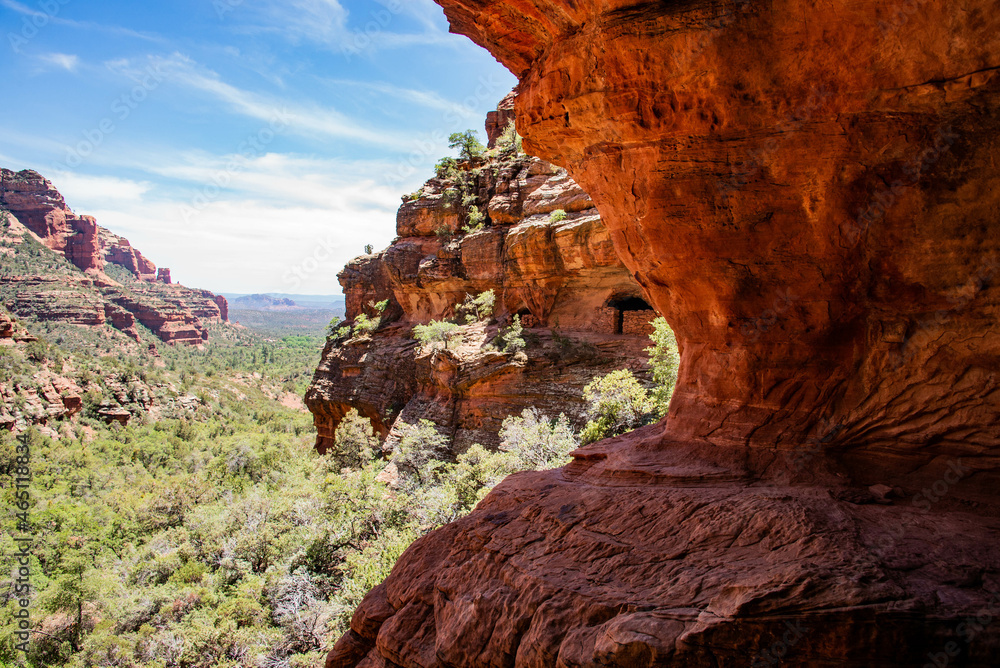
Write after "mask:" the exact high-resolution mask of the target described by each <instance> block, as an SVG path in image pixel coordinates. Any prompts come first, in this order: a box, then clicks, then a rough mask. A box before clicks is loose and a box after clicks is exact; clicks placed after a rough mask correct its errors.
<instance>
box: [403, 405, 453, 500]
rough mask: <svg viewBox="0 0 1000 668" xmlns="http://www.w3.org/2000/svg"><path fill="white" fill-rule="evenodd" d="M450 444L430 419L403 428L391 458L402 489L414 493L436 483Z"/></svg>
mask: <svg viewBox="0 0 1000 668" xmlns="http://www.w3.org/2000/svg"><path fill="white" fill-rule="evenodd" d="M447 445H448V441H447V439H446V438H445V437H444V436H443V435H442V434H441V433H440V432H439V431H438V428H437V425H436V424H434V423H433V422H431V421H430V420H421V421H420V422H418V423H417V424H409V425H403V428H402V436H401V437H400V439H399V444H398V445H397V446H396V452H395V455H394V456H393V458H392V461H393V462H394V463H395V464H396V468H397V469H398V470H399V476H400V480H401V481H402V482H403V487H404V488H408V489H410V490H411V491H412V490H413V489H415V488H416V487H419V486H425V485H429V484H431V483H433V482H435V481H436V480H437V473H438V471H439V470H440V469H441V468H442V467H443V466H444V464H443V463H442V462H441V461H440V459H439V457H441V456H443V455H444V452H445V448H446V447H447Z"/></svg>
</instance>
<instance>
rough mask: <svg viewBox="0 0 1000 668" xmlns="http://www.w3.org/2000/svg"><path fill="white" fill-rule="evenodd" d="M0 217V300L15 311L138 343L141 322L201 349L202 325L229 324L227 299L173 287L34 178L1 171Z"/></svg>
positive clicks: (165, 274)
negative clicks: (120, 335) (103, 330)
mask: <svg viewBox="0 0 1000 668" xmlns="http://www.w3.org/2000/svg"><path fill="white" fill-rule="evenodd" d="M0 212H2V213H3V215H4V220H3V221H2V224H0V227H2V239H0V251H2V255H0V296H2V297H3V298H4V299H5V300H6V302H5V305H6V307H7V308H8V309H9V310H10V311H11V312H12V313H15V314H17V315H19V316H23V317H27V318H33V319H35V320H38V321H50V322H53V321H54V322H66V323H72V324H76V325H83V326H88V327H95V328H97V327H104V326H105V324H106V323H107V324H109V325H110V326H111V327H113V328H114V329H115V330H118V331H120V332H122V333H124V334H125V335H126V336H128V337H129V338H130V339H132V340H133V341H135V342H139V341H140V336H139V331H138V329H137V324H140V325H143V326H145V327H147V328H149V329H150V330H151V331H152V332H153V333H154V334H155V335H156V336H157V337H158V338H159V339H160V340H162V341H164V342H165V343H170V344H173V343H178V342H181V343H193V344H200V343H202V342H203V341H205V340H207V338H208V331H207V330H206V329H205V327H204V325H203V321H205V320H209V321H214V320H221V321H226V320H227V319H228V305H227V304H226V301H225V297H222V296H217V295H214V294H212V293H211V292H208V291H207V290H192V289H189V288H186V287H184V286H181V285H176V284H172V283H171V281H170V272H169V270H165V269H162V268H160V269H157V267H156V265H154V264H153V263H152V262H151V261H150V260H148V259H147V258H146V257H145V256H144V255H143V254H142V253H140V252H139V251H138V250H136V249H135V248H133V247H132V245H131V244H130V243H129V241H128V239H125V238H123V237H120V236H118V235H116V234H114V233H112V232H110V231H109V230H106V229H104V228H103V227H100V226H99V225H97V223H96V221H95V220H94V219H93V218H92V217H90V216H77V215H76V214H74V213H73V212H72V210H70V208H69V207H68V206H67V205H66V202H65V200H64V199H63V197H62V195H60V194H59V192H58V191H56V190H55V188H54V187H53V186H52V184H51V183H50V182H49V181H47V180H46V179H44V178H43V177H42V176H41V175H39V174H38V173H37V172H33V171H30V170H25V171H22V172H12V171H10V170H6V169H4V170H0ZM33 243H38V244H41V245H42V246H44V247H45V248H47V249H48V250H50V251H52V252H53V253H55V254H56V255H58V256H62V257H64V258H65V259H66V260H67V261H68V262H69V264H70V265H71V267H70V266H62V265H60V264H59V263H58V262H57V261H56V260H55V259H53V258H48V257H45V256H44V253H43V252H40V251H37V250H36V249H35V248H34V246H33V245H32V244H33ZM72 267H75V268H76V269H79V270H81V272H74V271H73V269H72ZM112 276H114V277H112Z"/></svg>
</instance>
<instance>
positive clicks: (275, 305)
mask: <svg viewBox="0 0 1000 668" xmlns="http://www.w3.org/2000/svg"><path fill="white" fill-rule="evenodd" d="M232 307H233V308H234V309H244V310H253V311H287V310H289V309H300V308H302V307H301V306H299V305H298V304H296V303H295V302H294V301H293V300H291V299H288V298H285V297H272V296H271V295H264V294H254V295H247V296H245V297H238V298H236V299H234V300H233V302H232Z"/></svg>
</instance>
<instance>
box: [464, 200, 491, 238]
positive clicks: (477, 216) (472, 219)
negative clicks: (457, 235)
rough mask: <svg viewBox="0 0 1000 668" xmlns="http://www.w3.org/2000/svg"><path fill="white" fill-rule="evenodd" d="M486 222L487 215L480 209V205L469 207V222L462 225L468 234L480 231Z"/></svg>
mask: <svg viewBox="0 0 1000 668" xmlns="http://www.w3.org/2000/svg"><path fill="white" fill-rule="evenodd" d="M485 222H486V216H485V215H483V214H482V213H481V212H480V211H479V207H478V206H470V207H469V222H468V224H466V225H464V226H462V231H463V232H465V233H466V234H469V233H470V232H478V231H479V230H481V229H483V226H484V224H485Z"/></svg>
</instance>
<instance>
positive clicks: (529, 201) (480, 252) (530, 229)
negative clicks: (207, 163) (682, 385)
mask: <svg viewBox="0 0 1000 668" xmlns="http://www.w3.org/2000/svg"><path fill="white" fill-rule="evenodd" d="M510 100H512V98H510V99H509V100H507V101H505V103H503V104H501V108H500V110H499V111H498V112H497V113H495V114H491V115H490V119H489V121H488V122H487V131H488V134H489V136H490V139H491V142H490V143H491V144H493V145H495V144H496V139H497V137H498V135H499V133H500V132H501V131H502V128H498V123H499V122H500V121H507V123H509V121H510V120H512V114H511V112H510V109H509V103H510ZM498 118H499V119H500V121H498V120H497V119H498ZM504 126H505V127H506V123H505V124H504ZM446 171H447V170H442V173H441V174H439V176H437V177H435V178H432V179H431V180H429V181H428V182H427V183H426V184H425V185H424V186H423V187H422V188H421V189H420V190H419V191H418V192H417V193H414V194H413V195H409V196H407V197H405V198H404V200H403V205H402V206H401V207H400V209H399V213H398V216H397V225H396V229H397V234H398V235H399V236H398V238H397V239H396V240H395V241H394V242H393V244H392V245H391V246H389V247H388V248H387V249H385V250H384V251H382V252H380V253H377V254H374V255H367V256H362V257H359V258H357V259H355V260H353V261H352V262H351V263H349V264H348V266H347V267H346V268H345V269H344V270H343V272H341V274H340V282H341V284H342V285H343V288H344V293H345V295H346V298H347V317H348V318H349V319H352V318H354V317H356V316H357V315H358V314H360V313H364V312H365V311H366V309H367V310H368V311H370V307H369V305H370V304H371V303H373V302H379V301H382V300H387V301H388V306H387V308H386V311H385V313H384V314H383V316H382V321H381V324H382V328H381V329H379V330H378V331H376V332H375V333H374V334H373V335H372V336H370V337H367V336H364V337H355V338H354V339H351V340H349V341H339V340H331V342H330V343H329V344H328V345H327V347H326V349H325V350H324V352H323V358H322V361H321V363H320V365H319V368H318V370H317V372H316V376H315V378H314V381H313V385H312V387H311V388H310V390H309V392H308V394H307V396H306V404H307V405H308V406H309V408H310V410H311V411H312V412H313V414H314V416H315V423H316V427H317V431H318V440H317V447H318V448H319V450H320V451H321V452H322V451H325V450H326V448H327V447H328V446H329V445H330V444H331V443H332V438H333V432H334V430H335V429H336V426H337V425H338V424H339V422H340V420H341V419H342V418H343V417H344V415H345V414H346V413H347V411H348V410H350V409H351V408H355V409H357V410H358V411H359V412H360V413H362V414H363V415H365V416H366V417H368V418H370V419H371V420H372V423H373V424H374V425H375V427H376V428H377V429H378V430H379V431H380V432H381V433H382V434H383V435H387V436H389V438H388V444H387V446H386V447H387V448H391V447H392V444H393V442H394V440H395V432H393V425H394V424H399V425H402V424H413V423H416V422H417V421H418V420H420V419H428V420H432V421H434V422H435V423H436V424H438V426H439V427H440V428H441V430H442V431H443V432H444V433H446V434H448V435H449V436H450V437H451V439H452V441H453V444H454V445H453V448H454V450H455V451H456V452H461V451H463V450H465V449H466V448H467V447H468V446H470V445H471V444H473V443H481V444H484V445H495V444H496V443H497V433H498V432H499V430H500V427H501V423H502V421H503V419H504V418H505V417H507V416H509V415H517V414H520V412H521V411H522V410H523V409H525V408H527V407H530V406H534V407H536V408H538V409H540V410H541V411H542V412H543V413H545V414H547V415H549V416H551V417H555V416H557V415H559V414H560V413H565V414H566V415H567V417H569V418H570V420H571V422H572V423H573V424H575V425H577V426H581V425H582V423H583V421H584V420H583V417H584V411H585V405H584V402H583V400H582V394H583V388H584V386H586V385H587V383H589V382H590V381H591V380H593V378H594V377H595V376H597V375H603V374H606V373H609V372H611V371H614V370H616V369H621V368H629V369H632V370H633V371H634V372H635V373H637V375H639V376H640V377H644V376H648V370H647V368H646V367H647V364H646V357H647V356H646V355H645V354H644V353H643V349H644V348H645V347H647V346H649V345H650V341H649V338H648V335H649V332H650V331H651V328H650V327H649V321H650V320H651V319H652V318H653V317H654V316H655V314H654V313H653V311H652V310H651V309H650V308H649V306H648V305H647V304H645V302H643V301H642V300H641V298H640V290H639V286H638V285H637V284H636V283H635V281H634V279H633V278H632V277H631V276H630V275H629V273H628V272H627V271H626V269H625V267H624V266H623V265H622V264H621V262H620V261H619V260H618V257H617V256H616V255H615V252H614V249H613V247H612V243H611V238H610V236H609V234H608V232H607V230H606V229H605V227H604V225H603V224H602V223H601V219H600V215H599V214H598V213H597V210H596V209H595V208H594V204H593V202H592V201H591V199H590V197H588V196H587V194H586V193H584V192H583V190H581V189H580V187H579V186H577V185H576V183H574V182H573V180H572V179H571V178H569V176H568V175H567V174H566V172H565V170H562V169H559V168H557V167H554V166H553V165H551V164H549V163H547V162H544V161H542V160H539V159H537V158H532V157H529V156H527V155H524V154H523V153H518V151H517V150H516V148H512V147H510V146H508V147H507V148H506V149H505V150H504V151H502V152H501V151H495V152H493V153H492V154H489V155H488V157H486V158H482V159H476V160H474V161H472V162H465V163H458V164H457V165H456V166H455V167H454V168H453V169H452V170H451V171H450V172H447V173H445V172H446ZM471 207H475V210H476V212H480V213H481V214H482V215H483V219H482V222H481V224H480V225H478V226H477V225H475V224H474V221H471V220H470V211H471V210H472V209H471ZM480 210H481V211H480ZM554 212H557V213H554ZM474 215H475V214H473V216H474ZM463 228H464V229H463ZM488 290H493V291H494V293H495V294H496V306H495V308H494V314H493V315H494V318H493V321H492V322H491V323H490V324H485V323H479V324H477V325H474V326H472V325H470V326H468V327H465V328H464V330H463V331H462V334H461V337H460V339H459V340H458V341H457V342H456V343H455V344H452V345H450V346H449V348H448V349H444V350H442V349H432V348H431V347H427V346H423V347H422V346H420V345H418V344H417V342H416V341H415V340H414V339H413V335H412V329H413V326H414V325H417V324H425V323H427V322H429V321H431V320H440V319H443V318H446V317H451V316H453V315H454V307H455V305H456V304H458V303H461V302H462V301H463V299H464V298H465V297H466V295H477V294H480V293H483V292H486V291H488ZM515 314H517V315H519V316H520V320H521V322H522V323H523V325H524V326H525V328H526V330H525V331H526V332H527V336H528V338H529V341H530V345H529V346H528V347H527V349H526V350H525V351H524V354H523V355H514V354H513V353H508V354H505V353H502V352H500V351H499V350H497V348H496V346H494V345H490V342H491V341H493V340H494V339H495V338H496V336H497V334H498V333H499V330H500V328H501V327H502V326H503V325H507V324H509V323H510V322H511V320H512V317H513V316H514V315H515Z"/></svg>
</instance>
